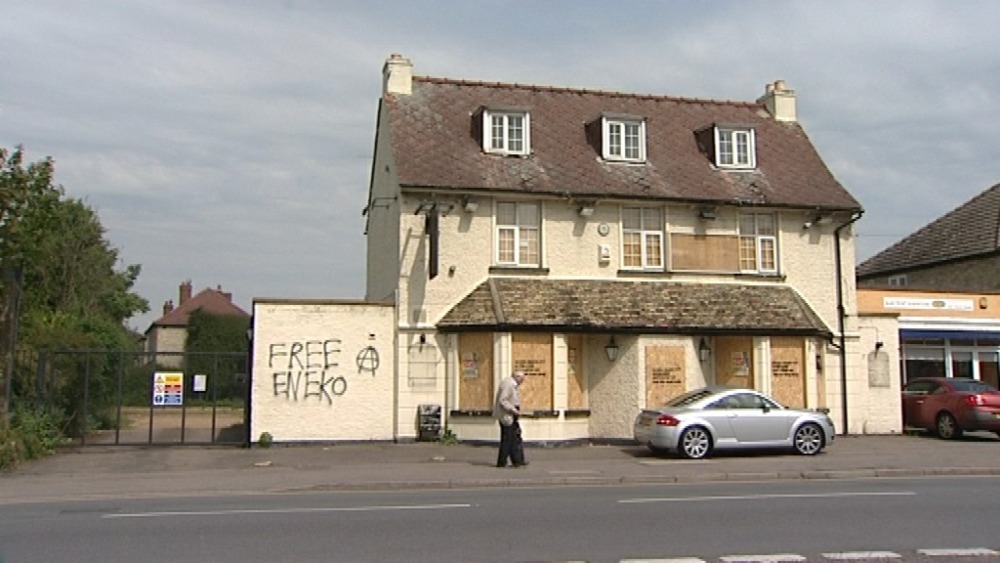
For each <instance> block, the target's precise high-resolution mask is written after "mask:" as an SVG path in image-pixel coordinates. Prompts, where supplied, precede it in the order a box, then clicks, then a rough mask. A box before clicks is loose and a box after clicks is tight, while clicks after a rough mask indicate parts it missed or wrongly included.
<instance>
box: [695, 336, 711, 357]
mask: <svg viewBox="0 0 1000 563" xmlns="http://www.w3.org/2000/svg"><path fill="white" fill-rule="evenodd" d="M711 355H712V349H711V348H709V347H708V341H707V340H705V339H704V338H702V339H701V342H699V343H698V359H700V360H701V361H702V362H707V361H708V358H709V357H710V356H711Z"/></svg>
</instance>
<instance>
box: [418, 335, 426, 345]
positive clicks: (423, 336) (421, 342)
mask: <svg viewBox="0 0 1000 563" xmlns="http://www.w3.org/2000/svg"><path fill="white" fill-rule="evenodd" d="M419 340H420V345H421V346H423V345H424V344H427V335H426V334H424V333H422V332H421V333H420V339H419Z"/></svg>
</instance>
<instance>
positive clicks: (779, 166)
mask: <svg viewBox="0 0 1000 563" xmlns="http://www.w3.org/2000/svg"><path fill="white" fill-rule="evenodd" d="M383 107H384V108H385V110H386V111H388V112H389V122H390V127H391V139H392V143H393V152H394V155H395V162H396V167H397V170H396V171H395V172H396V173H397V174H398V177H399V183H400V184H401V185H402V186H409V187H427V188H432V189H435V190H437V191H446V190H472V191H485V192H489V191H504V192H511V191H520V192H526V193H537V194H546V195H558V196H564V197H578V198H598V199H599V198H613V197H621V198H637V199H646V198H648V199H671V200H680V201H690V202H695V203H698V202H701V203H716V204H724V203H728V204H746V205H769V206H778V207H803V208H823V209H849V210H857V209H860V208H861V205H860V204H859V203H858V202H857V201H856V200H855V199H854V198H853V197H852V196H851V195H850V194H849V193H848V192H847V191H846V190H845V189H844V188H843V186H841V185H840V183H839V182H838V181H837V180H836V179H835V178H834V177H833V175H832V174H831V173H830V171H829V169H828V168H827V167H826V165H825V164H824V163H823V160H822V159H821V158H820V156H819V155H818V154H817V152H816V150H815V148H814V147H813V145H812V143H811V142H810V140H809V138H808V137H807V136H806V134H805V132H804V131H803V129H802V127H801V126H800V125H799V124H798V123H788V122H779V121H776V120H775V119H773V118H772V117H771V115H770V114H769V113H767V111H766V109H765V108H764V106H763V104H759V103H744V102H727V101H712V100H696V99H686V98H676V97H665V96H644V95H630V94H620V93H612V92H601V91H594V90H571V89H565V88H547V87H538V86H525V85H519V84H493V83H481V82H465V81H456V80H448V79H439V78H427V77H414V79H413V89H412V94H410V95H400V94H386V95H385V96H384V99H383ZM483 108H487V109H491V108H493V109H504V108H523V109H527V110H528V111H529V112H530V117H531V124H530V129H531V131H530V135H531V155H530V156H528V157H516V156H515V157H510V156H507V157H505V156H500V155H495V154H487V153H485V152H483V150H482V142H481V139H480V138H478V137H477V136H476V134H475V131H476V129H477V127H476V125H475V124H474V120H475V119H476V116H479V115H481V110H482V109H483ZM608 114H625V115H630V116H637V117H641V118H644V119H645V120H646V132H647V133H646V134H647V143H646V147H647V148H646V153H647V162H646V163H644V164H624V163H610V162H605V161H604V160H603V159H601V158H600V149H599V147H597V146H594V144H592V143H591V142H589V141H588V136H587V131H586V125H587V124H588V123H592V122H594V121H595V120H599V119H600V118H601V116H602V115H608ZM714 124H720V125H725V124H739V125H744V126H751V127H753V128H754V129H755V135H756V145H757V166H758V167H757V169H756V170H754V171H742V172H739V171H721V170H718V169H715V168H714V167H713V165H712V162H711V160H710V158H709V157H708V156H707V155H706V154H705V153H704V152H702V150H701V149H699V143H698V141H697V139H696V132H699V131H704V130H705V128H706V127H711V126H713V125H714Z"/></svg>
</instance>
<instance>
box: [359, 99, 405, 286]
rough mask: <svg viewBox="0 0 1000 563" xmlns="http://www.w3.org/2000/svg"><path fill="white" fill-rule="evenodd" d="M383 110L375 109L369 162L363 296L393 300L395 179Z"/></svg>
mask: <svg viewBox="0 0 1000 563" xmlns="http://www.w3.org/2000/svg"><path fill="white" fill-rule="evenodd" d="M386 119H387V117H386V113H385V112H383V111H381V106H380V111H379V116H378V132H377V137H378V138H377V139H376V142H375V158H374V163H373V164H372V177H371V179H370V182H371V183H370V193H369V201H368V203H367V208H366V211H365V225H366V229H367V231H366V232H367V237H368V242H367V244H368V246H367V248H366V252H367V256H366V266H367V269H366V279H365V299H366V300H368V301H385V300H395V291H396V288H397V284H398V283H399V275H400V271H399V257H400V254H399V220H400V209H399V205H400V204H399V181H398V179H397V175H396V163H395V162H394V161H393V158H392V151H391V150H390V147H391V146H392V128H391V127H389V126H388V125H387V124H386V123H385V121H386Z"/></svg>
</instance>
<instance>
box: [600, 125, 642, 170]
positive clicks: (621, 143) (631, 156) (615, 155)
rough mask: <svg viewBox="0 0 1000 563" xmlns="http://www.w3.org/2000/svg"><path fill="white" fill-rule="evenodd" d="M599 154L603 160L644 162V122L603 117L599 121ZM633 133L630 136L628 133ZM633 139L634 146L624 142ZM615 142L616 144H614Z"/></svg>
mask: <svg viewBox="0 0 1000 563" xmlns="http://www.w3.org/2000/svg"><path fill="white" fill-rule="evenodd" d="M601 122H602V127H601V148H602V150H601V152H602V156H603V157H604V160H618V161H621V162H646V121H645V120H642V119H619V118H610V117H605V118H603V119H602V120H601ZM630 129H631V130H632V131H633V132H634V133H633V134H632V135H630V134H629V133H630V131H629V130H630ZM629 138H634V139H635V146H630V145H629V144H628V143H627V142H626V141H627V140H628V139H629ZM615 141H617V142H615Z"/></svg>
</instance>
